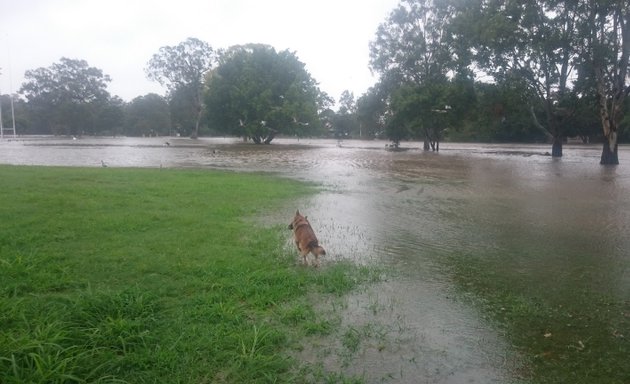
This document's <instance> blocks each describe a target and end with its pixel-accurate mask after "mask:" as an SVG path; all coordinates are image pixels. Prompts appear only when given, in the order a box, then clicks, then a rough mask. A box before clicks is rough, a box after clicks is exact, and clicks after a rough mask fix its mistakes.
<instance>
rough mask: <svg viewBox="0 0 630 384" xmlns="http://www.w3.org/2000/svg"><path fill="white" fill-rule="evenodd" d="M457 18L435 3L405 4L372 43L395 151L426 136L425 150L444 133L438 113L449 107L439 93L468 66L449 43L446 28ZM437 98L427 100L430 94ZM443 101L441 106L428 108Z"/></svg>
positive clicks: (423, 0)
mask: <svg viewBox="0 0 630 384" xmlns="http://www.w3.org/2000/svg"><path fill="white" fill-rule="evenodd" d="M452 17H453V14H452V12H451V10H450V9H449V8H448V7H438V6H436V5H435V3H434V1H432V0H402V1H401V2H400V4H399V6H398V7H397V8H396V9H395V10H394V11H393V12H392V13H391V14H390V15H389V17H388V19H387V20H386V21H385V22H384V23H383V24H381V25H380V26H379V28H378V30H377V33H376V39H375V40H374V41H373V42H371V43H370V68H371V69H372V70H373V71H375V72H377V73H379V74H380V75H381V81H380V85H379V88H380V89H381V91H383V92H384V93H385V94H386V95H387V96H385V97H383V98H382V99H383V100H385V105H386V111H385V114H388V117H387V120H388V122H387V124H386V134H387V136H388V138H389V139H391V140H392V141H393V142H394V144H395V145H398V143H399V142H400V140H402V139H406V138H409V137H419V136H421V135H424V138H425V149H428V148H429V147H430V143H431V142H432V143H433V144H434V148H436V149H437V146H436V145H435V144H436V143H437V140H438V137H439V136H440V132H438V131H435V130H439V129H442V128H438V127H437V126H430V124H440V125H441V123H440V120H442V118H437V117H436V112H434V111H435V110H440V111H443V110H444V107H445V106H446V105H451V104H452V103H450V102H449V101H447V100H444V99H443V96H444V94H443V93H442V91H441V87H442V85H443V84H445V83H446V82H447V78H448V76H447V75H448V74H449V73H452V72H453V71H455V72H459V71H460V70H461V69H462V68H465V67H466V66H465V65H463V64H462V62H464V61H465V58H464V57H463V56H459V55H458V54H457V52H456V51H455V50H454V49H453V48H452V47H453V46H454V45H453V44H451V41H449V37H448V34H447V33H446V32H447V26H448V25H449V23H450V21H451V19H452ZM434 91H435V92H439V94H435V95H432V94H430V93H429V94H427V92H434ZM431 100H434V101H436V100H440V102H439V104H441V106H439V105H437V104H436V105H433V106H431V105H429V104H431Z"/></svg>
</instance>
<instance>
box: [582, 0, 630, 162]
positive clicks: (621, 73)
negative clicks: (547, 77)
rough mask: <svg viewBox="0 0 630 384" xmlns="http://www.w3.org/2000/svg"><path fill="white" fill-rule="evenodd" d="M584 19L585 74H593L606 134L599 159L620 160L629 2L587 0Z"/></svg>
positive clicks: (629, 58) (629, 55)
mask: <svg viewBox="0 0 630 384" xmlns="http://www.w3.org/2000/svg"><path fill="white" fill-rule="evenodd" d="M584 4H585V12H584V17H583V19H582V27H581V28H582V31H583V36H584V45H585V47H586V48H587V50H586V53H587V56H586V60H585V62H584V65H585V68H584V70H583V71H582V72H581V74H582V75H583V76H586V77H589V76H590V75H591V73H592V76H593V77H594V83H595V89H596V91H597V97H598V104H599V117H600V121H601V125H602V131H603V134H604V147H603V149H602V155H601V159H600V163H601V164H604V165H615V164H619V156H618V153H617V149H618V139H619V127H620V124H621V121H622V119H623V112H624V111H623V110H624V103H625V100H626V98H627V97H628V95H629V94H630V82H629V78H628V75H629V73H628V65H629V64H630V3H629V2H628V1H627V0H610V1H593V0H589V1H585V3H584Z"/></svg>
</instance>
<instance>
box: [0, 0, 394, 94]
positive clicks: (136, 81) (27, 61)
mask: <svg viewBox="0 0 630 384" xmlns="http://www.w3.org/2000/svg"><path fill="white" fill-rule="evenodd" d="M0 4H2V5H0V67H2V75H0V92H2V93H9V92H10V90H12V91H13V92H17V90H18V89H19V87H20V85H21V84H22V82H23V80H24V78H23V75H24V72H25V71H26V70H29V69H35V68H39V67H48V66H50V65H51V64H53V63H56V62H58V61H59V59H60V58H61V57H69V58H73V59H84V60H87V62H88V63H89V65H90V66H93V67H97V68H100V69H102V70H103V71H104V72H105V73H106V74H108V75H110V76H111V78H112V82H111V84H110V86H109V91H110V93H112V94H113V95H118V96H120V97H122V98H123V99H125V100H128V101H129V100H131V99H133V98H134V97H136V96H140V95H144V94H146V93H149V92H156V93H159V94H164V92H165V90H164V89H163V88H162V87H160V86H159V85H158V84H157V83H153V82H150V81H149V80H147V79H146V77H145V74H144V67H145V66H146V63H147V62H148V61H149V59H150V58H151V56H152V55H153V54H154V53H156V52H157V51H158V49H159V48H160V47H162V46H165V45H176V44H178V43H179V42H181V41H183V40H184V39H186V38H187V37H197V38H199V39H201V40H204V41H206V42H208V43H209V44H210V45H211V46H212V47H213V48H215V49H217V48H227V47H229V46H231V45H235V44H245V43H264V44H270V45H272V46H274V47H275V48H276V49H277V50H283V49H290V50H292V51H295V52H296V53H297V56H298V57H299V59H300V60H301V61H302V62H304V63H305V64H306V69H307V70H308V71H309V72H310V73H311V75H312V76H313V77H314V78H315V79H316V80H317V81H318V82H319V83H320V87H321V89H322V90H323V91H325V92H327V93H328V94H329V95H330V96H332V97H334V98H335V99H338V98H339V95H340V94H341V92H342V91H344V90H345V89H349V90H350V91H352V92H354V93H355V96H359V95H360V94H362V93H363V92H364V91H365V90H367V88H369V87H370V86H371V85H373V84H374V82H375V80H376V79H375V78H374V77H373V76H372V75H371V73H370V71H369V69H368V60H369V48H368V43H369V41H371V40H373V39H374V36H375V34H376V29H377V27H378V25H379V24H380V23H382V22H383V21H385V19H386V18H387V16H388V15H389V13H390V12H391V10H393V9H394V7H395V6H396V5H397V4H398V0H210V1H195V0H171V1H162V0H136V1H134V0H108V1H96V0H55V1H53V0H1V1H0Z"/></svg>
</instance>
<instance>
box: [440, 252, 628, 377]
mask: <svg viewBox="0 0 630 384" xmlns="http://www.w3.org/2000/svg"><path fill="white" fill-rule="evenodd" d="M512 257H514V256H512ZM520 257H525V258H531V257H535V256H534V255H520ZM449 259H450V265H451V267H452V268H453V269H452V271H453V276H454V279H455V282H456V283H457V286H458V287H459V289H460V291H461V292H462V293H463V295H464V296H463V297H467V298H468V299H469V300H470V301H471V302H472V303H473V304H474V305H476V306H478V307H480V308H481V309H482V310H483V311H484V313H485V314H486V315H487V316H488V317H489V318H490V319H492V320H493V321H496V322H497V323H498V324H499V326H500V327H501V328H502V329H504V330H505V333H506V336H507V338H508V339H509V340H510V341H511V342H512V344H513V345H514V346H515V347H516V348H517V350H518V351H519V352H520V354H521V356H523V357H525V358H526V359H527V361H526V362H525V364H523V365H522V367H521V368H522V371H521V372H516V375H517V376H520V377H522V378H524V379H527V381H528V382H533V383H576V384H580V383H583V384H594V383H602V384H603V383H606V384H614V383H619V384H622V383H628V382H629V380H630V365H628V358H629V357H630V301H629V300H628V299H627V297H625V298H624V297H623V295H619V294H618V292H616V293H615V292H606V291H605V290H601V289H597V288H594V287H593V286H592V284H593V280H594V279H595V277H594V275H595V273H590V272H589V271H588V270H584V269H583V268H582V270H581V271H580V272H579V273H574V272H575V271H565V272H564V273H565V274H567V275H572V274H573V275H574V277H573V280H572V281H570V279H568V278H567V276H561V275H562V272H560V271H555V273H550V276H554V275H555V279H553V278H551V279H548V280H543V281H541V280H534V276H536V275H537V274H535V273H532V274H529V273H524V271H519V270H518V268H516V267H515V266H514V264H515V263H514V260H512V259H510V258H509V257H508V258H506V255H494V256H493V255H487V254H486V255H483V257H476V255H471V254H466V255H456V256H452V257H450V258H449ZM540 268H545V267H544V264H543V263H541V266H540ZM566 268H571V266H569V265H567V267H566ZM563 284H564V285H563Z"/></svg>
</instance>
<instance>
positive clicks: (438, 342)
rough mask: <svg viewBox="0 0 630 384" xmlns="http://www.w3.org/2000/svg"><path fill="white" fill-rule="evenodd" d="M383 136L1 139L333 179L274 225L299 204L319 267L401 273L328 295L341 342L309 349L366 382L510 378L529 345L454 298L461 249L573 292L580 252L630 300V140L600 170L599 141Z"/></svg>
mask: <svg viewBox="0 0 630 384" xmlns="http://www.w3.org/2000/svg"><path fill="white" fill-rule="evenodd" d="M167 141H168V144H166V142H167ZM385 144H386V142H382V141H365V142H364V141H344V142H339V143H338V142H337V141H330V140H304V139H303V140H300V141H298V140H297V139H277V140H274V142H273V144H272V145H265V146H255V145H252V144H243V143H241V142H240V141H238V140H235V139H223V138H218V139H216V138H215V139H201V140H190V139H184V138H168V139H164V138H143V139H132V138H111V139H96V138H81V139H78V140H73V139H68V138H18V139H12V140H6V139H5V140H4V141H0V163H3V164H29V165H69V166H94V167H100V166H101V161H104V162H105V163H106V164H107V165H108V166H109V167H153V168H159V167H166V168H212V169H230V170H237V171H260V172H272V173H274V174H278V175H281V176H286V177H290V178H296V179H299V180H305V181H309V182H315V183H317V184H320V185H322V186H323V190H322V192H321V193H319V194H317V195H316V196H312V197H309V198H305V199H303V200H302V201H298V202H295V206H289V207H286V208H285V209H284V210H282V211H280V212H277V213H274V214H273V215H272V216H271V217H270V220H271V221H277V222H280V223H285V222H286V223H288V222H289V220H290V219H291V217H292V215H293V213H294V211H295V209H296V208H299V209H300V211H301V212H302V213H303V214H306V215H308V217H309V220H310V221H311V224H312V225H313V227H314V228H315V230H316V232H317V233H318V237H319V238H320V242H321V243H322V245H323V246H324V247H325V248H326V250H327V252H328V254H327V256H326V257H325V259H324V260H323V262H322V266H323V267H325V264H326V262H330V261H331V260H333V261H334V260H342V259H349V260H352V261H354V262H357V263H364V264H374V263H376V264H380V265H385V266H387V267H388V268H389V269H390V270H392V271H393V273H392V277H391V278H388V279H387V280H386V281H384V282H381V283H377V284H375V285H374V286H371V287H369V288H368V289H366V290H365V291H363V292H359V293H357V294H356V295H354V296H352V297H350V298H348V299H347V300H345V301H344V302H343V303H340V302H339V301H338V299H330V301H326V302H324V303H322V310H329V311H330V312H331V314H332V315H333V316H334V315H338V316H340V317H341V319H340V321H341V327H342V329H344V330H345V331H344V333H343V335H342V336H343V337H341V338H339V337H338V338H337V339H336V340H313V341H312V344H313V345H312V346H311V347H309V348H306V349H305V350H304V351H301V352H300V353H299V357H300V358H301V359H303V360H305V361H309V362H311V363H313V364H321V365H322V366H323V367H324V368H326V369H328V370H335V371H341V372H344V373H345V374H353V375H356V376H359V377H363V378H364V379H365V380H366V381H367V382H397V383H398V382H403V383H492V382H494V383H505V382H510V381H515V377H516V376H517V375H516V374H515V372H517V371H518V370H519V365H520V362H521V359H520V358H519V356H518V354H517V353H516V352H514V351H513V350H511V349H510V346H509V345H508V343H507V341H506V340H505V339H504V338H503V336H502V335H501V334H500V332H499V331H498V330H497V329H495V328H494V327H493V325H492V324H490V323H488V322H486V321H485V320H484V319H483V317H482V316H481V314H480V313H478V312H477V311H476V310H475V309H474V308H471V307H469V306H468V305H466V304H464V303H462V302H461V301H458V300H457V299H456V298H454V288H453V286H452V282H451V281H450V280H449V276H448V273H447V272H446V271H444V262H443V258H445V257H448V256H449V255H452V254H454V253H458V252H459V253H464V254H470V255H474V257H479V255H484V254H490V255H498V254H505V255H507V256H506V262H510V263H514V268H518V269H519V270H521V271H523V273H528V274H530V275H531V276H532V281H534V282H536V281H539V282H540V283H541V284H549V281H552V282H554V284H557V285H558V286H563V285H565V286H566V290H567V292H570V290H571V282H570V281H572V280H571V277H570V276H567V272H565V271H566V270H567V268H566V266H567V265H568V264H569V263H580V264H583V265H585V266H588V267H589V268H591V269H595V272H594V276H599V277H600V278H595V279H593V281H592V283H591V284H592V286H591V287H589V288H592V289H599V290H603V291H605V292H614V293H615V294H617V295H619V296H620V297H626V298H627V297H629V296H630V256H629V253H630V252H628V250H630V237H629V236H627V234H628V233H629V230H630V209H629V208H630V196H629V194H628V193H629V192H630V148H626V147H621V148H620V153H619V157H620V163H621V165H620V166H618V167H602V166H600V165H599V155H600V152H601V147H600V146H599V145H593V146H584V145H575V146H569V145H567V146H565V148H564V153H565V156H564V157H563V158H562V159H552V158H551V157H549V156H548V154H547V152H548V151H550V149H551V148H550V146H548V145H542V146H540V145H481V144H450V143H443V145H442V148H441V151H440V153H429V152H424V151H422V150H421V149H420V148H421V143H404V145H403V146H404V147H405V148H404V149H405V150H402V151H389V150H387V148H386V145H385ZM287 242H288V243H290V233H289V232H288V231H287ZM296 260H297V257H296ZM587 284H588V283H587ZM331 308H332V309H333V310H331ZM353 334H356V335H357V336H359V339H360V340H362V341H361V343H360V344H358V345H357V346H356V348H352V340H353V339H352V336H353ZM349 345H350V347H349Z"/></svg>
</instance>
